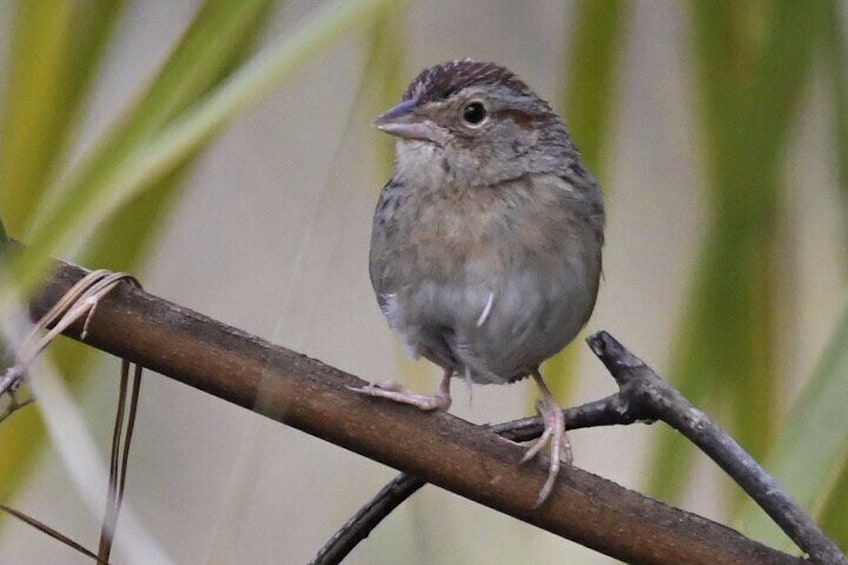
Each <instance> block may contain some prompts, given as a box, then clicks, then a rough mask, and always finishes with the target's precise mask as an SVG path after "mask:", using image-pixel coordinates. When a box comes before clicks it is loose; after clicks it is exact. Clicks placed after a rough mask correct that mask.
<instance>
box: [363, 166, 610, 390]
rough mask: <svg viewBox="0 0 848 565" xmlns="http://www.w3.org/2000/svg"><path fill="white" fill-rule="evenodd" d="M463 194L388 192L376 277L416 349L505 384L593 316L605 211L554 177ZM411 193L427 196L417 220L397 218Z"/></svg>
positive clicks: (377, 241) (374, 262)
mask: <svg viewBox="0 0 848 565" xmlns="http://www.w3.org/2000/svg"><path fill="white" fill-rule="evenodd" d="M464 196H467V193H466V194H465V195H464V193H463V192H461V191H459V192H456V193H455V194H453V195H447V196H446V195H433V194H429V195H421V194H418V193H411V192H405V191H403V190H398V191H397V194H396V195H394V196H391V197H389V198H386V197H385V196H384V200H386V202H384V203H383V204H382V205H381V206H382V209H383V213H384V216H385V215H386V214H385V212H387V211H388V210H389V209H390V208H392V207H396V208H397V209H396V210H394V213H393V214H388V217H390V219H388V218H387V217H384V218H382V219H380V218H378V217H376V216H375V225H374V230H375V232H374V236H373V238H372V254H371V273H372V282H373V283H374V288H375V291H376V292H377V294H378V298H379V300H380V303H381V307H382V308H383V311H384V313H385V314H386V316H387V318H388V319H389V323H390V324H391V326H392V328H393V329H394V330H395V331H397V332H398V333H399V334H400V335H401V336H402V337H403V338H404V340H405V341H406V343H407V345H408V346H409V348H410V349H411V351H412V352H413V353H414V354H419V355H424V356H426V357H428V358H429V359H431V360H432V361H434V362H436V363H438V364H440V365H442V366H451V367H452V368H454V369H455V370H456V371H457V372H458V373H460V374H463V373H466V372H468V373H469V376H470V377H471V378H472V380H474V381H476V382H483V383H488V382H507V381H510V380H513V379H515V378H518V377H521V376H524V375H525V374H526V373H527V371H528V370H531V369H533V368H535V367H537V366H538V365H539V363H541V362H542V361H543V360H544V359H546V358H547V357H550V356H551V355H553V354H554V353H556V352H557V351H559V350H560V349H561V348H562V347H563V346H564V345H565V344H566V343H568V342H569V341H570V340H571V339H573V337H574V336H575V335H576V333H577V332H578V331H579V330H580V328H581V327H582V326H583V324H585V322H586V320H587V319H588V317H589V315H590V314H591V311H592V307H593V305H594V301H595V296H596V293H597V286H598V279H599V276H600V247H601V245H602V224H603V217H602V212H601V216H600V218H598V217H596V216H597V214H598V206H597V205H596V204H595V203H594V202H593V201H592V200H591V199H589V200H587V199H585V198H582V197H581V193H580V192H578V191H576V190H574V189H572V188H571V187H569V186H568V185H566V183H564V182H563V181H562V180H561V179H557V178H556V177H546V178H544V179H540V178H536V179H535V180H533V181H531V180H526V179H525V180H521V181H516V182H514V183H512V184H511V185H510V186H506V187H499V189H497V191H491V192H490V193H488V194H485V195H483V197H482V198H479V196H480V195H479V194H478V195H477V196H478V198H474V199H467V198H465V197H464ZM440 197H441V198H449V199H450V202H449V206H444V204H445V202H439V200H438V198H440ZM415 198H423V199H424V200H425V201H424V202H423V203H422V202H420V201H419V202H415V203H414V204H415V205H417V207H418V208H419V214H417V215H416V217H414V218H410V217H404V214H403V213H400V214H398V212H402V210H401V208H403V207H404V206H405V205H406V206H409V205H411V202H410V200H411V199H415ZM381 206H378V211H377V215H378V216H379V215H380V214H381V209H380V208H381Z"/></svg>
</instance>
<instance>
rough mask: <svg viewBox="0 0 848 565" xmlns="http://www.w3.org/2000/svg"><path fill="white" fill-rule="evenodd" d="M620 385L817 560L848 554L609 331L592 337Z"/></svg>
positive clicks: (828, 564) (832, 562) (631, 405)
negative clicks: (692, 447) (708, 458)
mask: <svg viewBox="0 0 848 565" xmlns="http://www.w3.org/2000/svg"><path fill="white" fill-rule="evenodd" d="M587 341H588V342H589V346H590V347H591V348H592V351H593V352H594V353H595V355H597V356H598V358H599V359H600V360H601V361H603V363H604V365H606V367H607V369H608V370H609V372H610V374H611V375H612V376H613V378H614V379H615V381H616V382H617V383H618V386H619V388H620V389H621V392H620V394H621V396H622V398H623V400H624V404H625V406H626V407H627V409H628V410H634V411H636V412H640V413H643V414H649V415H652V416H653V417H655V418H656V419H658V420H662V421H663V422H665V423H667V424H668V425H669V426H671V427H672V428H674V429H675V430H677V431H679V432H680V433H682V434H683V435H685V436H686V437H687V438H688V439H689V440H690V441H691V442H692V443H694V444H695V445H697V446H698V448H700V449H701V451H703V452H704V453H706V454H707V455H708V456H709V457H710V459H712V460H713V461H715V462H716V463H717V464H718V465H719V466H720V467H721V468H722V469H724V471H725V472H726V473H727V474H728V475H730V476H731V478H733V480H734V481H736V483H737V484H738V485H739V486H740V487H742V489H743V490H744V491H745V492H746V493H748V495H749V496H750V497H751V498H753V499H754V501H756V503H757V504H759V505H760V507H761V508H762V509H763V510H765V512H766V513H767V514H768V515H769V516H770V517H771V519H772V520H774V521H775V523H776V524H777V525H778V526H780V528H781V529H782V530H783V531H784V532H785V533H786V535H787V536H789V538H790V539H791V540H792V541H793V542H795V544H796V545H797V546H798V547H800V548H801V550H802V551H804V553H806V554H807V555H809V556H810V559H811V561H812V562H813V563H817V564H818V563H820V564H822V565H837V564H840V565H846V564H848V558H846V556H845V555H844V554H843V553H842V552H841V551H840V550H839V548H838V547H837V546H836V544H835V543H833V541H831V540H830V539H829V538H828V537H827V536H826V535H825V533H824V532H823V531H822V530H821V528H819V527H818V525H816V523H815V522H813V520H812V519H811V518H810V517H809V516H808V515H807V513H806V512H804V509H803V508H801V507H800V506H799V505H798V504H797V503H796V502H795V501H794V500H792V497H790V496H789V495H788V494H787V493H786V492H785V491H784V490H783V489H782V488H781V487H780V485H779V484H777V481H775V480H774V479H773V478H772V477H771V476H769V475H768V474H767V473H766V472H765V471H764V470H763V468H762V467H760V465H759V464H757V462H756V461H754V459H753V458H752V457H751V456H750V455H749V454H748V453H747V452H746V451H745V450H744V449H742V448H741V447H740V446H739V444H738V443H736V441H734V440H733V438H731V437H730V436H729V435H727V433H726V432H725V431H724V430H722V429H721V428H720V427H719V426H717V425H716V424H715V423H714V422H713V421H712V420H710V419H709V418H708V417H707V416H706V415H705V414H704V413H703V412H701V411H700V410H698V409H697V408H695V407H694V406H692V404H690V403H689V401H688V400H686V398H684V397H683V395H682V394H680V393H679V392H678V391H677V390H676V389H674V388H673V387H672V386H671V385H669V384H668V383H667V382H666V381H665V380H663V379H662V378H661V377H660V376H659V375H657V374H656V373H655V372H654V371H653V369H651V368H650V367H648V366H647V365H646V364H645V363H644V362H643V361H642V360H641V359H639V358H638V357H636V356H635V355H634V354H633V353H631V352H630V351H628V350H627V348H625V347H624V346H623V345H622V344H621V343H619V342H618V341H617V340H616V339H615V338H614V337H612V336H611V335H610V334H608V333H607V332H603V331H602V332H598V333H596V334H594V335H592V336H590V337H589V339H588V340H587Z"/></svg>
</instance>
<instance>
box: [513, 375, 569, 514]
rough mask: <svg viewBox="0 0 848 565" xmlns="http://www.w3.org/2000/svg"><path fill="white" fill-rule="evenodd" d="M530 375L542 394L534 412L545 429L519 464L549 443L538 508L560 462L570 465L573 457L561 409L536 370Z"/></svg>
mask: <svg viewBox="0 0 848 565" xmlns="http://www.w3.org/2000/svg"><path fill="white" fill-rule="evenodd" d="M532 375H533V380H534V381H536V384H537V385H538V386H539V389H540V390H541V392H542V398H541V399H540V400H539V402H537V403H536V410H538V411H539V415H540V416H542V421H543V422H544V424H545V428H544V431H543V432H542V435H541V436H540V437H539V439H538V440H536V443H534V444H533V445H532V446H531V447H530V449H528V450H527V453H525V454H524V457H523V458H522V459H521V462H522V463H525V462H527V461H529V460H531V459H533V458H534V457H535V456H536V455H538V454H539V452H540V451H541V450H542V448H543V447H545V445H547V444H548V443H550V445H551V464H550V467H548V479H547V480H546V481H545V484H544V485H543V486H542V490H540V491H539V498H538V499H537V501H536V507H539V506H541V505H542V503H543V502H545V500H546V499H547V498H548V495H550V494H551V490H553V488H554V481H556V477H557V474H559V468H560V462H561V461H565V462H566V463H567V464H570V463H571V461H572V459H573V456H572V453H571V444H570V443H569V441H568V437H567V436H566V435H565V418H564V417H563V415H562V408H561V407H560V405H559V403H558V402H557V401H556V400H555V399H554V396H553V394H551V391H550V389H549V388H548V386H547V385H546V384H545V381H543V380H542V375H541V374H540V373H539V371H538V369H537V370H535V371H533V373H532Z"/></svg>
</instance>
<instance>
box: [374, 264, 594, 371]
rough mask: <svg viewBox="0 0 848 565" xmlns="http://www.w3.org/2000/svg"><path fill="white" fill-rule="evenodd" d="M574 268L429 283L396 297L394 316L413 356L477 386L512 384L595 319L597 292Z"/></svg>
mask: <svg viewBox="0 0 848 565" xmlns="http://www.w3.org/2000/svg"><path fill="white" fill-rule="evenodd" d="M572 263H573V259H563V260H562V261H560V262H559V264H557V265H556V266H550V265H545V266H544V268H541V267H538V266H535V265H532V264H530V265H527V264H523V265H521V267H522V268H520V269H515V270H512V271H508V272H502V273H499V274H495V275H494V276H491V277H489V278H488V279H487V278H485V277H482V278H481V277H474V276H469V277H467V278H466V279H465V280H464V281H462V282H457V281H453V282H437V281H434V280H424V281H422V282H421V283H420V284H418V285H416V286H415V287H408V288H407V289H405V290H404V291H402V292H399V293H397V294H395V295H394V297H393V298H392V300H391V305H390V309H391V310H392V312H387V315H389V319H390V321H392V320H394V322H393V323H392V326H393V327H394V328H395V329H396V330H397V331H398V332H399V333H400V334H401V335H402V336H403V337H404V340H405V341H406V343H407V345H408V346H409V348H410V349H411V351H412V353H413V354H415V355H421V356H424V357H426V358H428V359H430V360H431V361H433V362H434V363H436V364H438V365H441V366H443V367H451V368H453V370H454V371H456V373H458V375H459V376H465V377H468V378H470V379H471V380H472V381H474V382H477V383H482V384H489V383H506V382H511V381H513V380H516V379H519V378H522V377H524V376H526V375H527V374H528V372H529V371H532V370H534V369H536V368H537V367H538V365H539V364H540V363H541V362H542V361H544V360H545V359H547V358H548V357H550V356H552V355H554V354H555V353H556V352H558V351H559V350H560V349H562V347H564V346H565V345H566V344H567V343H568V342H569V341H571V339H573V338H574V336H575V335H576V334H577V332H578V331H579V330H580V328H581V327H582V326H583V324H584V323H585V322H586V320H587V319H588V317H589V314H590V312H591V310H592V307H593V305H594V300H595V293H596V291H597V287H596V286H593V285H589V286H587V285H586V284H585V281H586V280H588V279H587V278H586V277H585V274H583V273H582V271H583V269H582V267H581V266H579V265H574V264H572ZM472 281H473V282H472ZM469 282H472V284H468V283H469Z"/></svg>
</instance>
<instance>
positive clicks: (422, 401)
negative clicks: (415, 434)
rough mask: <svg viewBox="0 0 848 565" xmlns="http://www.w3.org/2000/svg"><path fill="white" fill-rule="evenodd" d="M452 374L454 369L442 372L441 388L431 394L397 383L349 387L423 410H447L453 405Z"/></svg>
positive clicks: (360, 392)
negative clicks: (406, 387)
mask: <svg viewBox="0 0 848 565" xmlns="http://www.w3.org/2000/svg"><path fill="white" fill-rule="evenodd" d="M452 376H453V370H452V369H445V372H444V373H442V378H441V380H440V381H439V388H437V389H436V392H435V393H433V394H430V395H427V394H417V393H414V392H409V391H407V390H404V389H403V387H401V386H400V385H398V384H395V383H388V384H385V385H380V384H375V383H370V384H369V385H367V386H364V387H347V388H348V389H350V390H352V391H353V392H358V393H359V394H365V395H368V396H379V397H380V398H388V399H389V400H394V401H395V402H401V403H403V404H411V405H413V406H416V407H418V408H420V409H421V410H447V409H448V408H450V405H451V396H450V381H451V377H452Z"/></svg>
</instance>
